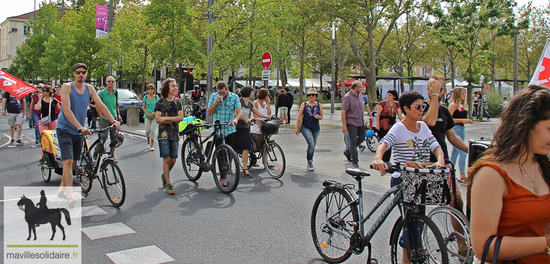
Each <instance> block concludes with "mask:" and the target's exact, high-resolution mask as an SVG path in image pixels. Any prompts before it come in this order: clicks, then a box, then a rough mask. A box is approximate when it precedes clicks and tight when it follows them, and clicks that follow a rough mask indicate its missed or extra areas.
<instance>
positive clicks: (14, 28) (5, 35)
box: [0, 12, 34, 69]
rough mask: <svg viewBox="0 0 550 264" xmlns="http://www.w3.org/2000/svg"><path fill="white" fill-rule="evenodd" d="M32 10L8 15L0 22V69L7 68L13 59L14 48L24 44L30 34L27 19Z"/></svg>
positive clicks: (30, 15) (31, 14) (32, 14)
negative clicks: (11, 15) (16, 14)
mask: <svg viewBox="0 0 550 264" xmlns="http://www.w3.org/2000/svg"><path fill="white" fill-rule="evenodd" d="M33 16H34V12H29V13H26V14H22V15H19V16H13V17H8V18H7V19H6V20H5V21H4V22H2V24H0V47H1V48H0V69H7V68H9V67H10V65H11V64H12V62H13V59H15V53H16V48H17V47H18V46H20V45H24V44H25V40H26V39H27V36H29V34H30V23H29V19H30V18H32V17H33Z"/></svg>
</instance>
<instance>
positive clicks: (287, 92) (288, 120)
mask: <svg viewBox="0 0 550 264" xmlns="http://www.w3.org/2000/svg"><path fill="white" fill-rule="evenodd" d="M285 95H286V96H287V97H288V101H287V106H288V113H287V120H286V123H287V124H290V110H291V109H292V105H293V104H294V96H292V93H291V92H290V89H289V88H288V87H285Z"/></svg>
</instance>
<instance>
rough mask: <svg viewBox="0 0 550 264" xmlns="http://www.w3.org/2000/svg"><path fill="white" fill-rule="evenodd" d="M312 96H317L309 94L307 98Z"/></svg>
mask: <svg viewBox="0 0 550 264" xmlns="http://www.w3.org/2000/svg"><path fill="white" fill-rule="evenodd" d="M310 96H315V94H308V95H307V97H310Z"/></svg>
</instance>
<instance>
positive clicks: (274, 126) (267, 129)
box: [262, 121, 279, 135]
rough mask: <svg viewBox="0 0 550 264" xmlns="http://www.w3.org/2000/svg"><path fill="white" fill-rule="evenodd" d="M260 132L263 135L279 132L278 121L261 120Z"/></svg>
mask: <svg viewBox="0 0 550 264" xmlns="http://www.w3.org/2000/svg"><path fill="white" fill-rule="evenodd" d="M262 134H264V135H275V134H279V123H277V122H274V121H267V122H262Z"/></svg>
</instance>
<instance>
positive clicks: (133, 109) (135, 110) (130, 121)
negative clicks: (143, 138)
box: [126, 105, 139, 126]
mask: <svg viewBox="0 0 550 264" xmlns="http://www.w3.org/2000/svg"><path fill="white" fill-rule="evenodd" d="M126 125H127V126H139V107H137V106H135V105H131V106H128V110H126Z"/></svg>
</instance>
